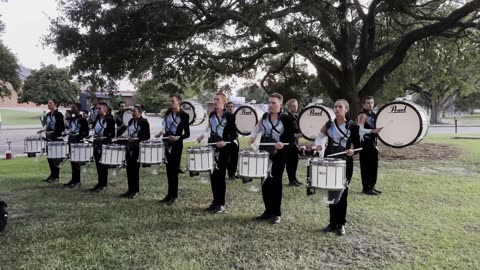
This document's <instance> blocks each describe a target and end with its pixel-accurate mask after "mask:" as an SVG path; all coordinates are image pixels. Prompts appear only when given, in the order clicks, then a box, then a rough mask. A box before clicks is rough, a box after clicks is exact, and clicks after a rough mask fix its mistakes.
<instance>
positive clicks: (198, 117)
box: [192, 103, 207, 126]
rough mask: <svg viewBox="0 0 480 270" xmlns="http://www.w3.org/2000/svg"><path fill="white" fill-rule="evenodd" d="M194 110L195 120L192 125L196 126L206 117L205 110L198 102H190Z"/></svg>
mask: <svg viewBox="0 0 480 270" xmlns="http://www.w3.org/2000/svg"><path fill="white" fill-rule="evenodd" d="M192 104H193V108H194V110H195V121H194V122H193V124H192V126H198V125H200V124H202V123H203V122H204V121H205V119H207V111H206V109H205V108H204V107H203V106H202V104H200V103H192Z"/></svg>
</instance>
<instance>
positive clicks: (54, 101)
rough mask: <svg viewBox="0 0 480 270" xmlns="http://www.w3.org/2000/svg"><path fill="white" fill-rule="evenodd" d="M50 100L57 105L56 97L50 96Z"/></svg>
mask: <svg viewBox="0 0 480 270" xmlns="http://www.w3.org/2000/svg"><path fill="white" fill-rule="evenodd" d="M50 100H51V101H52V102H53V104H55V106H57V107H58V101H57V100H56V99H54V98H51V99H50Z"/></svg>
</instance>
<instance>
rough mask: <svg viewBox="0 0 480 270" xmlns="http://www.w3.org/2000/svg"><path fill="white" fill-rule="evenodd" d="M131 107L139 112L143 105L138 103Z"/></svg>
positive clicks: (141, 110)
mask: <svg viewBox="0 0 480 270" xmlns="http://www.w3.org/2000/svg"><path fill="white" fill-rule="evenodd" d="M133 108H135V109H137V110H138V112H139V113H142V112H143V106H142V105H140V104H135V105H133Z"/></svg>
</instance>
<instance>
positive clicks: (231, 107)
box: [227, 103, 235, 113]
mask: <svg viewBox="0 0 480 270" xmlns="http://www.w3.org/2000/svg"><path fill="white" fill-rule="evenodd" d="M227 111H229V112H231V113H233V111H235V106H233V103H229V104H227Z"/></svg>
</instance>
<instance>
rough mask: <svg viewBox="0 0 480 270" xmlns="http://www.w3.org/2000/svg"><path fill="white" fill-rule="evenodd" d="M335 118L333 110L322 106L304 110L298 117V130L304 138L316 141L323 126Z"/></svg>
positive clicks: (313, 106) (309, 107)
mask: <svg viewBox="0 0 480 270" xmlns="http://www.w3.org/2000/svg"><path fill="white" fill-rule="evenodd" d="M334 117H335V113H334V112H333V110H332V109H330V108H327V107H324V106H322V105H312V106H308V107H306V108H304V109H303V110H302V111H301V112H300V116H299V117H298V128H299V129H300V132H301V133H302V134H303V137H304V138H305V139H307V140H309V141H314V140H315V139H316V138H317V136H318V134H320V130H321V129H322V126H323V125H324V124H325V123H327V122H328V121H331V120H332V119H333V118H334Z"/></svg>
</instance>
